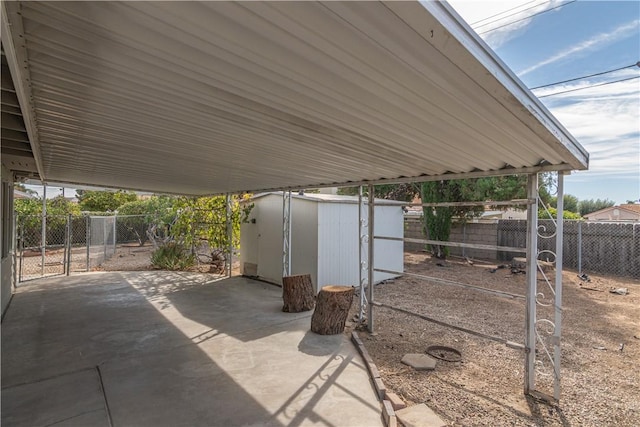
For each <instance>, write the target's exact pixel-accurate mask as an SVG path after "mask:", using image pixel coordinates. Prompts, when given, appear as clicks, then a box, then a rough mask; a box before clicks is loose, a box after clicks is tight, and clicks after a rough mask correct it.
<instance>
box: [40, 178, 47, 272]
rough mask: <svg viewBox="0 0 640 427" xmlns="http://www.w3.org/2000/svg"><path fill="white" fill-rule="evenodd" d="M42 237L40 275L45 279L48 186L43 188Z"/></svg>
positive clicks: (45, 185)
mask: <svg viewBox="0 0 640 427" xmlns="http://www.w3.org/2000/svg"><path fill="white" fill-rule="evenodd" d="M40 234H41V236H40V244H41V245H42V246H40V251H41V257H42V259H41V263H42V265H41V266H40V275H41V276H42V277H44V263H45V252H46V249H47V184H44V186H43V187H42V230H41V233H40Z"/></svg>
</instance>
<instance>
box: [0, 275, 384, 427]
mask: <svg viewBox="0 0 640 427" xmlns="http://www.w3.org/2000/svg"><path fill="white" fill-rule="evenodd" d="M281 306H282V300H281V293H280V290H279V289H278V288H274V287H273V286H272V285H268V284H264V283H262V282H255V281H250V280H248V279H244V278H240V277H238V278H231V279H226V280H212V279H211V276H209V275H202V274H196V273H172V272H158V271H155V272H126V273H90V274H82V275H76V276H71V277H64V278H55V279H46V280H42V281H38V282H33V283H31V284H29V285H26V286H24V287H22V288H21V289H20V290H19V291H18V293H17V294H16V295H15V298H14V301H13V304H12V306H11V308H10V310H9V311H8V313H7V316H6V317H5V320H4V322H3V325H2V345H3V347H2V384H3V389H2V425H3V426H4V425H42V426H45V425H50V424H54V423H58V422H62V423H63V424H64V423H72V424H73V422H76V423H77V422H89V421H91V420H92V421H91V422H90V423H91V425H110V424H111V425H135V426H147V425H148V426H178V425H180V426H182V425H185V426H186V425H188V426H236V425H246V426H252V425H260V426H274V427H277V426H282V425H291V426H300V425H326V426H340V425H350V426H375V425H381V419H380V407H379V404H378V402H377V399H376V397H375V394H374V393H373V390H372V388H371V385H370V383H369V379H368V375H367V373H366V369H365V367H364V366H363V364H362V363H361V361H360V359H359V358H358V357H357V356H356V353H355V352H354V349H353V346H352V345H351V344H350V342H349V341H348V340H347V339H346V338H345V337H343V336H342V335H338V336H332V337H322V336H319V335H315V334H311V333H310V332H308V333H306V334H305V331H308V328H309V321H310V319H309V318H310V316H311V313H310V312H307V313H298V314H293V315H292V314H289V313H283V312H282V311H281V308H282V307H281ZM96 373H97V377H96ZM96 378H97V380H99V381H98V383H99V387H98V386H97V385H96V384H98V383H96V381H97V380H96ZM83 390H84V391H83ZM87 390H93V391H92V392H89V391H87ZM96 390H97V391H96ZM62 395H69V396H75V397H74V398H73V399H72V401H73V402H75V404H74V405H70V404H69V401H70V400H69V399H66V400H65V399H63V400H59V399H56V396H58V397H59V396H62ZM25 396H31V398H29V399H25ZM98 397H100V398H102V400H100V399H98ZM65 402H66V403H65ZM96 402H98V403H96ZM100 402H103V403H100Z"/></svg>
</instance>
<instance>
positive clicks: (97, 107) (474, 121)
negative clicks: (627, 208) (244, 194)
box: [2, 2, 588, 195]
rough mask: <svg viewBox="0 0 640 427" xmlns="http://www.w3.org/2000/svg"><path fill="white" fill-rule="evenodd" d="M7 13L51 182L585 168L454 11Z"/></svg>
mask: <svg viewBox="0 0 640 427" xmlns="http://www.w3.org/2000/svg"><path fill="white" fill-rule="evenodd" d="M2 6H3V12H5V17H4V18H3V24H4V25H3V27H6V28H5V31H3V37H2V43H3V45H5V51H6V52H8V56H7V59H8V60H10V61H13V64H10V65H13V67H11V69H12V74H14V80H16V79H19V80H20V81H21V84H20V86H21V87H22V88H23V89H22V90H21V91H19V98H20V99H21V107H22V111H23V113H24V114H25V115H26V116H28V117H27V118H26V119H25V123H31V126H30V127H29V128H28V129H27V130H28V131H29V136H30V139H31V143H32V146H33V148H34V150H33V152H34V154H35V155H36V163H37V164H38V165H39V172H40V175H41V177H42V178H43V179H44V180H45V181H56V182H68V183H82V184H89V185H99V186H108V187H119V188H133V189H140V190H149V191H157V192H167V193H181V194H194V195H198V194H216V193H226V192H240V191H245V190H252V191H256V190H265V189H274V188H288V187H313V186H319V185H327V184H332V183H346V182H360V181H375V180H380V179H392V180H393V179H396V178H399V177H420V176H423V177H424V176H425V175H426V176H438V175H443V174H447V176H449V175H448V174H458V173H466V172H486V171H489V172H491V173H496V174H500V173H506V172H518V171H520V170H524V171H532V170H538V169H536V168H538V167H540V166H542V165H544V166H543V167H541V168H540V170H542V169H557V170H571V169H585V168H586V167H587V163H588V154H587V153H586V151H585V150H584V149H583V148H582V147H581V146H580V145H579V144H578V143H577V142H576V141H575V139H574V138H573V137H572V136H571V135H570V134H569V133H568V132H567V131H566V130H565V129H564V128H563V127H562V126H561V125H560V124H559V123H558V122H557V121H556V120H555V119H554V118H553V117H552V116H551V114H550V113H549V112H548V111H547V110H546V109H545V108H544V107H543V106H542V105H541V104H540V103H539V101H538V100H537V99H536V98H535V97H534V96H533V95H532V94H531V93H530V92H529V91H528V90H526V89H525V88H524V86H523V85H522V83H521V82H520V81H519V80H518V79H517V78H516V77H515V76H514V75H513V74H512V73H511V72H510V71H509V70H508V69H507V68H506V66H505V65H504V64H502V62H500V60H498V59H497V58H496V57H495V55H494V54H493V53H492V52H491V51H490V50H489V48H488V47H487V46H486V45H485V44H484V43H483V42H482V41H481V40H480V39H479V38H478V37H477V36H476V35H475V34H473V32H472V31H471V30H470V29H469V27H468V26H467V25H466V24H464V23H462V22H461V20H460V18H459V17H458V16H457V15H456V14H455V12H453V11H452V10H451V9H450V8H449V6H448V5H446V4H440V3H425V4H424V5H423V4H420V3H418V2H389V3H378V2H375V3H374V2H353V3H351V2H348V3H342V2H328V3H313V2H295V3H291V2H274V3H267V2H250V3H244V2H243V3H230V2H202V3H195V2H187V3H185V2H3V3H2ZM8 23H9V24H11V25H10V26H7V25H6V24H8ZM8 43H9V44H11V49H9V50H7V49H6V45H7V44H8ZM9 53H10V54H9ZM21 61H22V62H21ZM22 65H24V66H22ZM15 74H17V75H15ZM16 87H18V85H16ZM532 168H533V169H532Z"/></svg>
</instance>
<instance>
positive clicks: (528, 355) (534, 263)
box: [524, 174, 538, 394]
mask: <svg viewBox="0 0 640 427" xmlns="http://www.w3.org/2000/svg"><path fill="white" fill-rule="evenodd" d="M527 198H529V199H536V201H537V199H538V175H537V174H530V175H529V177H528V179H527ZM537 286H538V203H537V202H536V203H534V204H533V205H531V206H529V209H527V300H526V310H525V365H524V392H525V394H529V393H530V392H532V391H534V390H535V361H536V294H537Z"/></svg>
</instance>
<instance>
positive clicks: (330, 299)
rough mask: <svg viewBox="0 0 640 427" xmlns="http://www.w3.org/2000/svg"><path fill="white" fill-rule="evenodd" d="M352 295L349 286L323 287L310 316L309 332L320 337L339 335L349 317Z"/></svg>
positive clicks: (352, 291)
mask: <svg viewBox="0 0 640 427" xmlns="http://www.w3.org/2000/svg"><path fill="white" fill-rule="evenodd" d="M353 294H354V289H353V288H352V287H351V286H325V287H323V288H322V289H321V290H320V293H319V294H318V300H317V304H316V309H315V311H314V312H313V316H311V331H313V332H315V333H316V334H320V335H336V334H341V333H342V331H344V324H345V322H346V321H347V316H348V315H349V309H350V308H351V303H352V301H353Z"/></svg>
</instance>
